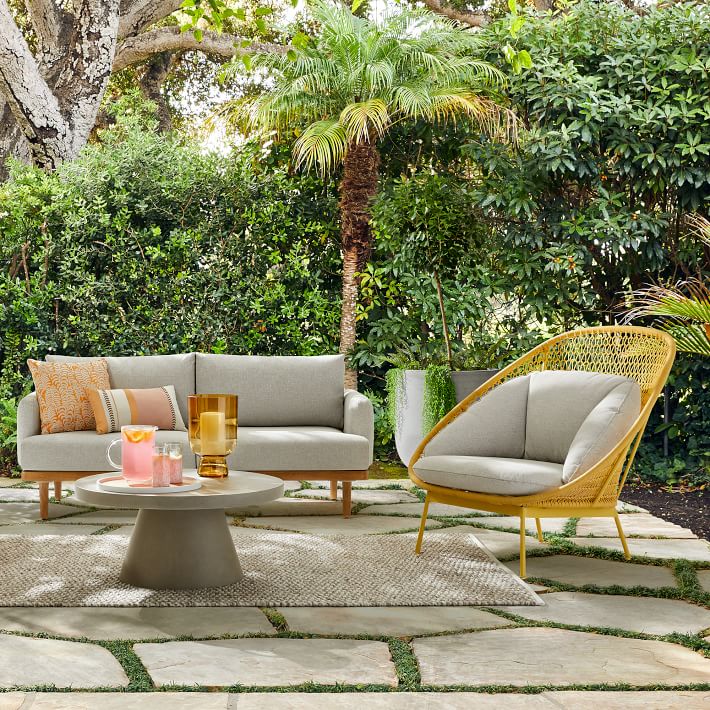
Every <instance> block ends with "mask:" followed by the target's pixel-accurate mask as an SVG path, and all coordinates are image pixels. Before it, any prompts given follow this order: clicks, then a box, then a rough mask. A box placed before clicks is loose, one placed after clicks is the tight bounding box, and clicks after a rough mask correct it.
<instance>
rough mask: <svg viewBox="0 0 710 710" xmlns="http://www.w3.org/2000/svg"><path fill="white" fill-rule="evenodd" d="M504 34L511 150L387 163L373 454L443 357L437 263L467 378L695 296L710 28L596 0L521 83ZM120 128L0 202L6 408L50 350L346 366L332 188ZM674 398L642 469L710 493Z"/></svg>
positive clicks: (685, 394) (275, 154) (555, 31)
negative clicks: (403, 402)
mask: <svg viewBox="0 0 710 710" xmlns="http://www.w3.org/2000/svg"><path fill="white" fill-rule="evenodd" d="M507 32H508V31H507V28H506V27H505V26H503V25H502V24H501V25H500V26H498V25H493V26H491V27H489V28H487V29H486V30H484V32H483V35H482V36H483V38H484V41H485V47H486V48H487V49H486V58H487V59H488V61H491V62H493V63H496V64H497V65H498V66H499V67H500V68H501V69H503V70H505V71H506V72H508V74H509V87H508V92H509V97H510V99H509V100H510V103H511V106H512V107H513V108H514V109H515V110H516V112H517V114H518V116H519V117H520V120H521V132H520V140H519V142H518V144H517V145H510V144H501V143H498V142H495V141H492V140H489V139H486V138H484V137H483V136H482V135H479V134H478V133H477V132H476V131H475V130H474V129H473V128H471V127H470V126H467V125H465V123H459V124H458V125H456V126H452V127H448V128H446V127H439V128H437V127H434V128H431V127H426V126H423V125H418V124H417V123H410V124H406V125H404V124H403V125H401V126H399V127H398V128H397V131H395V132H394V134H393V135H392V136H391V137H390V140H389V143H388V144H387V145H384V146H383V150H382V153H383V176H384V177H383V180H382V185H381V190H380V195H379V197H378V198H377V202H376V204H375V205H374V216H375V226H376V232H375V236H376V239H375V244H374V249H373V254H372V260H371V263H370V265H369V266H368V268H367V271H366V272H365V273H364V274H363V276H362V282H361V300H360V305H359V309H360V310H359V317H360V324H359V327H360V335H361V342H360V343H359V344H358V348H357V350H356V352H355V353H354V354H353V361H354V363H355V364H356V365H357V366H358V368H359V370H360V372H361V383H362V386H363V387H364V388H365V389H367V390H368V391H370V392H371V393H372V395H373V398H374V399H375V400H376V402H377V404H378V417H377V421H378V448H379V454H380V455H381V456H386V455H388V454H389V453H391V451H392V445H391V432H390V431H389V430H388V428H387V424H386V417H384V416H383V415H382V408H381V405H382V393H383V389H384V372H385V370H386V369H387V368H388V367H389V363H390V362H391V361H392V359H395V360H397V359H398V358H399V360H400V361H402V360H410V361H418V362H437V361H438V362H441V360H442V357H443V349H442V330H441V317H440V315H439V306H438V302H437V296H436V288H435V282H434V280H433V277H432V269H431V265H432V263H433V261H435V262H436V264H437V265H438V272H439V277H440V279H441V283H442V289H443V293H444V295H445V308H446V314H447V319H448V321H449V326H450V328H449V330H450V334H451V338H452V346H453V348H454V354H455V361H456V363H457V365H458V366H462V367H490V366H499V365H502V364H505V363H506V362H508V361H510V360H511V359H512V358H514V357H515V356H516V355H518V354H520V353H521V352H523V351H525V350H527V349H528V348H529V347H530V346H531V345H532V344H534V343H536V342H539V341H540V340H543V339H544V338H545V337H547V336H548V335H549V334H550V333H555V332H559V331H561V330H564V329H568V328H572V327H575V326H579V325H585V324H590V325H593V324H599V323H609V322H613V321H614V320H618V319H619V318H620V317H621V314H622V311H623V309H624V307H625V305H628V298H629V293H630V291H631V290H632V289H633V288H637V287H639V286H642V285H644V284H646V283H648V282H649V281H651V280H655V281H664V282H674V281H676V280H678V279H680V278H685V277H688V276H691V275H701V276H702V275H705V276H707V272H708V266H709V260H710V254H709V253H708V252H707V248H705V250H704V249H703V247H702V246H701V244H700V243H699V241H698V240H697V239H694V238H693V236H692V231H691V230H690V229H689V228H688V226H687V224H686V222H685V217H686V215H687V214H689V213H691V212H694V211H699V212H701V213H705V214H706V213H707V211H708V204H709V200H710V94H709V92H708V85H709V83H710V79H709V75H710V13H709V12H708V11H707V10H703V9H702V8H697V7H696V8H695V9H693V10H691V8H690V7H688V6H684V5H682V4H681V5H676V6H673V7H670V8H667V9H664V10H658V11H651V12H649V13H648V14H646V15H641V16H640V15H637V14H635V13H632V12H630V11H628V10H626V9H624V8H623V7H621V6H620V5H614V4H609V3H596V2H590V1H585V2H581V3H579V4H578V5H575V6H573V7H572V8H571V9H570V10H569V11H568V12H566V13H563V14H560V15H557V16H555V17H552V16H535V17H532V16H531V17H529V18H528V20H527V22H526V24H525V25H524V27H523V30H522V31H521V33H520V34H519V35H518V37H517V39H516V42H517V44H518V46H519V47H525V48H527V49H528V50H529V52H530V54H531V55H532V58H533V63H534V66H533V69H532V70H529V71H525V72H522V73H521V74H513V73H512V71H510V68H509V67H508V65H507V64H506V63H505V61H504V60H503V57H502V54H501V50H500V48H501V47H502V46H503V45H504V44H505V43H506V42H508V41H510V38H509V37H508V34H507ZM119 114H120V115H119V116H118V123H117V124H116V125H114V126H112V127H111V128H110V129H107V130H106V131H104V132H103V133H102V134H101V135H100V138H99V140H98V141H97V142H96V143H95V144H93V145H91V146H89V148H87V150H86V151H85V152H84V154H83V155H82V156H81V157H80V158H79V159H78V160H76V161H74V162H72V163H69V164H65V165H64V166H62V167H61V168H60V170H58V171H57V172H56V173H54V174H51V175H48V174H45V173H42V172H40V171H36V170H32V169H28V168H20V167H16V168H15V169H14V173H13V177H12V179H11V180H10V181H9V182H8V183H5V184H3V185H0V262H1V264H2V268H1V270H0V295H1V298H0V332H2V333H3V340H2V343H1V344H0V366H1V370H0V398H2V399H4V400H6V401H8V400H9V401H10V402H11V401H12V399H13V398H16V397H17V396H19V395H21V394H22V392H23V391H25V389H27V387H28V382H27V370H26V367H25V365H24V361H25V360H26V358H27V357H42V356H44V355H45V354H46V353H47V352H51V351H61V352H67V353H77V354H95V353H101V354H106V355H108V354H128V353H149V352H180V351H188V350H211V351H215V352H233V353H245V352H253V353H295V354H315V353H321V352H329V351H330V352H332V351H335V350H336V349H337V342H338V317H339V297H340V296H339V292H340V252H339V236H338V224H337V196H336V194H335V190H334V187H333V184H332V183H329V182H324V181H322V180H320V179H319V178H317V177H315V176H314V175H309V174H304V173H300V172H296V171H294V170H293V168H292V166H291V164H290V160H289V158H290V156H289V152H288V148H287V146H286V145H285V144H284V145H283V146H279V145H275V144H273V143H271V141H270V140H269V141H261V142H259V141H257V140H256V139H254V140H253V141H251V142H247V143H245V144H240V145H239V146H238V147H236V148H234V149H233V150H232V151H231V152H226V151H225V152H224V153H219V154H218V153H210V152H207V151H205V150H204V148H202V147H201V146H200V145H199V144H198V142H196V141H195V140H194V139H190V138H188V137H186V136H185V135H184V134H181V135H177V134H162V135H161V134H158V133H157V132H156V131H155V130H154V128H155V126H154V122H153V121H154V119H153V118H152V117H151V115H150V111H149V110H146V107H145V106H138V107H136V105H135V104H131V105H130V107H129V108H128V110H124V111H123V112H122V113H121V112H119ZM432 225H435V227H432ZM669 392H670V402H669V404H670V409H671V415H672V420H671V421H669V422H664V421H663V419H662V417H661V414H662V412H663V403H660V404H659V405H658V407H657V410H656V412H657V414H656V415H655V418H654V421H653V423H652V426H650V427H649V429H648V432H647V435H646V439H645V441H644V444H643V447H642V450H641V452H640V456H639V459H638V466H637V468H638V469H639V470H640V471H641V472H642V473H643V474H644V475H646V476H653V477H657V478H659V479H662V480H674V479H675V478H677V477H678V476H680V475H681V474H687V473H688V472H691V473H692V475H693V477H694V479H695V480H702V479H703V478H704V477H705V478H707V476H708V471H709V470H710V365H709V364H708V363H707V361H703V360H702V359H700V358H691V357H683V358H679V360H678V362H677V364H676V366H675V368H674V370H673V373H672V377H671V388H670V390H669ZM3 412H4V414H3V413H0V415H3V418H0V431H2V430H3V429H4V431H5V436H6V437H8V438H7V439H6V440H5V441H0V446H4V447H5V451H6V456H7V457H8V460H9V461H10V462H11V460H12V446H13V445H12V441H11V440H9V439H10V438H11V432H12V426H11V422H12V407H11V406H9V407H8V406H7V405H3ZM664 430H665V431H666V432H667V435H668V437H669V458H666V457H665V456H664V453H663V434H662V433H663V431H664Z"/></svg>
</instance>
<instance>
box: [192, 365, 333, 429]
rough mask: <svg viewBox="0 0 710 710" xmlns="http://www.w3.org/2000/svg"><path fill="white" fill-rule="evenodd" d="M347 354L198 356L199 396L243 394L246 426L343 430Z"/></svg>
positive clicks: (241, 414)
mask: <svg viewBox="0 0 710 710" xmlns="http://www.w3.org/2000/svg"><path fill="white" fill-rule="evenodd" d="M344 376H345V361H344V358H343V356H342V355H319V356H315V357H279V356H257V355H210V354H203V353H197V361H196V385H197V392H198V393H209V392H227V393H233V394H236V395H238V396H239V405H238V413H239V424H240V426H242V425H243V426H247V427H252V426H329V427H335V428H336V429H342V428H343V398H344V392H343V378H344Z"/></svg>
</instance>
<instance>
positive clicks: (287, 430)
mask: <svg viewBox="0 0 710 710" xmlns="http://www.w3.org/2000/svg"><path fill="white" fill-rule="evenodd" d="M227 462H228V464H229V467H230V468H233V469H241V470H243V471H365V470H366V469H367V468H368V467H369V465H370V442H369V441H368V439H367V438H366V437H364V436H359V435H357V434H345V433H343V432H342V431H340V430H339V429H334V428H331V427H324V426H284V427H247V426H245V427H242V426H240V427H239V429H238V430H237V448H236V449H235V450H234V453H232V454H231V455H230V456H229V458H228V459H227Z"/></svg>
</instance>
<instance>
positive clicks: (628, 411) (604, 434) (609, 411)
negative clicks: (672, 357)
mask: <svg viewBox="0 0 710 710" xmlns="http://www.w3.org/2000/svg"><path fill="white" fill-rule="evenodd" d="M640 411H641V389H640V387H639V386H638V384H637V383H636V382H633V381H629V382H624V383H622V384H620V385H618V386H617V387H615V388H614V389H613V390H612V391H611V392H610V393H609V394H608V395H607V396H606V397H604V399H602V401H601V402H599V404H597V406H596V407H594V409H592V411H591V412H590V413H589V416H588V417H587V418H586V419H585V420H584V422H583V423H582V426H581V427H580V428H579V430H578V431H577V434H576V435H575V437H574V439H573V440H572V445H571V446H570V449H569V452H568V454H567V458H566V459H565V463H564V467H563V469H562V480H563V481H564V482H565V483H567V482H568V481H572V480H574V479H575V478H577V477H578V476H581V475H582V474H583V473H586V472H587V471H588V470H589V469H590V468H591V467H592V466H594V464H596V463H599V461H601V460H602V459H603V458H604V457H605V456H606V455H607V454H608V453H609V452H610V451H611V450H612V449H613V448H614V447H615V446H616V445H617V444H618V443H619V442H620V441H621V439H622V438H623V437H624V435H625V434H626V433H627V432H628V431H629V429H630V428H631V425H632V424H633V423H634V422H635V421H636V418H637V417H638V415H639V413H640Z"/></svg>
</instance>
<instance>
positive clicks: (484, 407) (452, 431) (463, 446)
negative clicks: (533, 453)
mask: <svg viewBox="0 0 710 710" xmlns="http://www.w3.org/2000/svg"><path fill="white" fill-rule="evenodd" d="M529 382H530V375H526V376H525V377H516V378H515V379H513V380H509V381H508V382H504V383H503V384H502V385H498V386H497V387H495V388H494V389H493V390H491V391H490V392H489V393H488V394H486V395H484V396H483V397H482V398H481V399H479V400H477V401H476V402H474V403H473V404H472V405H471V406H470V407H469V408H468V409H467V410H466V411H465V412H463V413H462V414H460V415H459V416H458V417H456V419H454V421H453V422H451V424H449V425H448V426H447V427H446V428H445V429H442V430H441V431H440V432H439V433H438V434H437V435H436V436H435V437H434V438H433V439H432V440H431V441H430V442H429V443H428V444H427V447H426V450H425V452H424V455H425V456H437V455H440V454H453V455H460V456H498V457H503V458H511V459H517V458H522V457H523V453H524V451H525V411H526V409H527V402H528V384H529Z"/></svg>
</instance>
